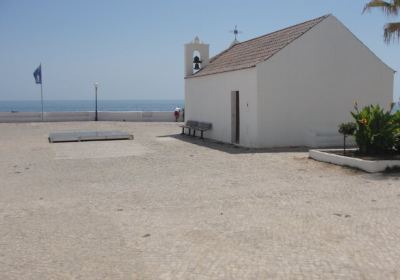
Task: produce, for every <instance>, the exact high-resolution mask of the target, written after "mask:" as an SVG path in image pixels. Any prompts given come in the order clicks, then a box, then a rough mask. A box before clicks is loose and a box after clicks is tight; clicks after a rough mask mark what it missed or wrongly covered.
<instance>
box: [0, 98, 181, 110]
mask: <svg viewBox="0 0 400 280" xmlns="http://www.w3.org/2000/svg"><path fill="white" fill-rule="evenodd" d="M43 107H44V111H45V112H79V111H95V101H94V100H44V102H43ZM176 107H179V108H183V107H184V100H181V99H176V100H134V99H130V100H98V102H97V109H98V111H145V112H150V111H161V112H168V111H174V110H175V108H176ZM41 111H42V105H41V102H40V100H3V101H0V112H41Z"/></svg>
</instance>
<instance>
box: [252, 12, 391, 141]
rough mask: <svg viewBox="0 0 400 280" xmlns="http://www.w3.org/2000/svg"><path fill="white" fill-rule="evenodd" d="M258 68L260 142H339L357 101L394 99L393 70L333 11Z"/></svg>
mask: <svg viewBox="0 0 400 280" xmlns="http://www.w3.org/2000/svg"><path fill="white" fill-rule="evenodd" d="M257 70H258V72H257V76H258V79H257V80H258V88H259V102H258V127H259V138H258V140H259V141H258V146H260V147H272V146H303V145H306V146H332V145H340V144H341V143H342V138H341V137H340V136H339V135H338V133H337V127H338V124H339V123H341V122H344V121H350V120H351V116H350V113H349V112H350V111H351V110H352V109H353V103H354V101H355V100H356V101H357V102H358V104H359V106H360V107H361V106H363V105H368V104H381V105H382V106H384V107H386V108H387V106H388V103H389V102H391V101H392V99H393V77H394V73H393V71H392V70H391V69H390V68H389V67H388V66H386V65H385V64H384V63H382V62H381V61H380V60H379V58H377V57H376V56H375V55H374V54H373V53H372V52H371V51H370V50H368V48H367V47H366V46H365V45H363V44H362V43H361V42H360V41H359V40H358V39H357V38H355V37H354V35H353V34H352V33H351V32H349V31H348V29H347V28H346V27H345V26H344V25H343V24H342V23H340V22H339V21H338V20H337V19H336V18H335V17H333V16H331V17H328V18H327V19H326V20H324V21H323V22H322V23H320V24H319V25H317V26H316V27H314V28H313V29H312V30H311V31H309V32H308V33H306V34H304V35H303V36H302V37H300V38H299V39H297V40H296V41H295V42H293V43H292V44H290V45H289V46H287V47H286V48H284V49H283V50H282V51H280V52H279V53H278V54H276V55H275V56H274V57H272V58H270V59H269V60H267V61H266V62H263V63H261V64H258V65H257Z"/></svg>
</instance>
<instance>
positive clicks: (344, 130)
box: [339, 122, 357, 154]
mask: <svg viewBox="0 0 400 280" xmlns="http://www.w3.org/2000/svg"><path fill="white" fill-rule="evenodd" d="M356 129H357V125H356V124H355V123H354V122H348V123H342V124H340V125H339V133H340V134H343V154H345V153H346V137H347V136H349V135H354V133H355V131H356Z"/></svg>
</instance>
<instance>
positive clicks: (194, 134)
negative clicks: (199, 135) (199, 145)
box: [192, 129, 196, 137]
mask: <svg viewBox="0 0 400 280" xmlns="http://www.w3.org/2000/svg"><path fill="white" fill-rule="evenodd" d="M192 136H193V137H195V136H196V129H193V135H192Z"/></svg>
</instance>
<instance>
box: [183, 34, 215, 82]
mask: <svg viewBox="0 0 400 280" xmlns="http://www.w3.org/2000/svg"><path fill="white" fill-rule="evenodd" d="M209 49H210V45H208V44H204V43H202V42H201V41H200V39H199V37H197V36H196V38H194V40H193V41H192V42H190V43H189V44H185V77H187V76H191V75H193V74H194V73H196V72H197V71H199V70H200V69H202V68H203V67H205V66H206V65H207V64H208V62H209V59H210V55H209Z"/></svg>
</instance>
